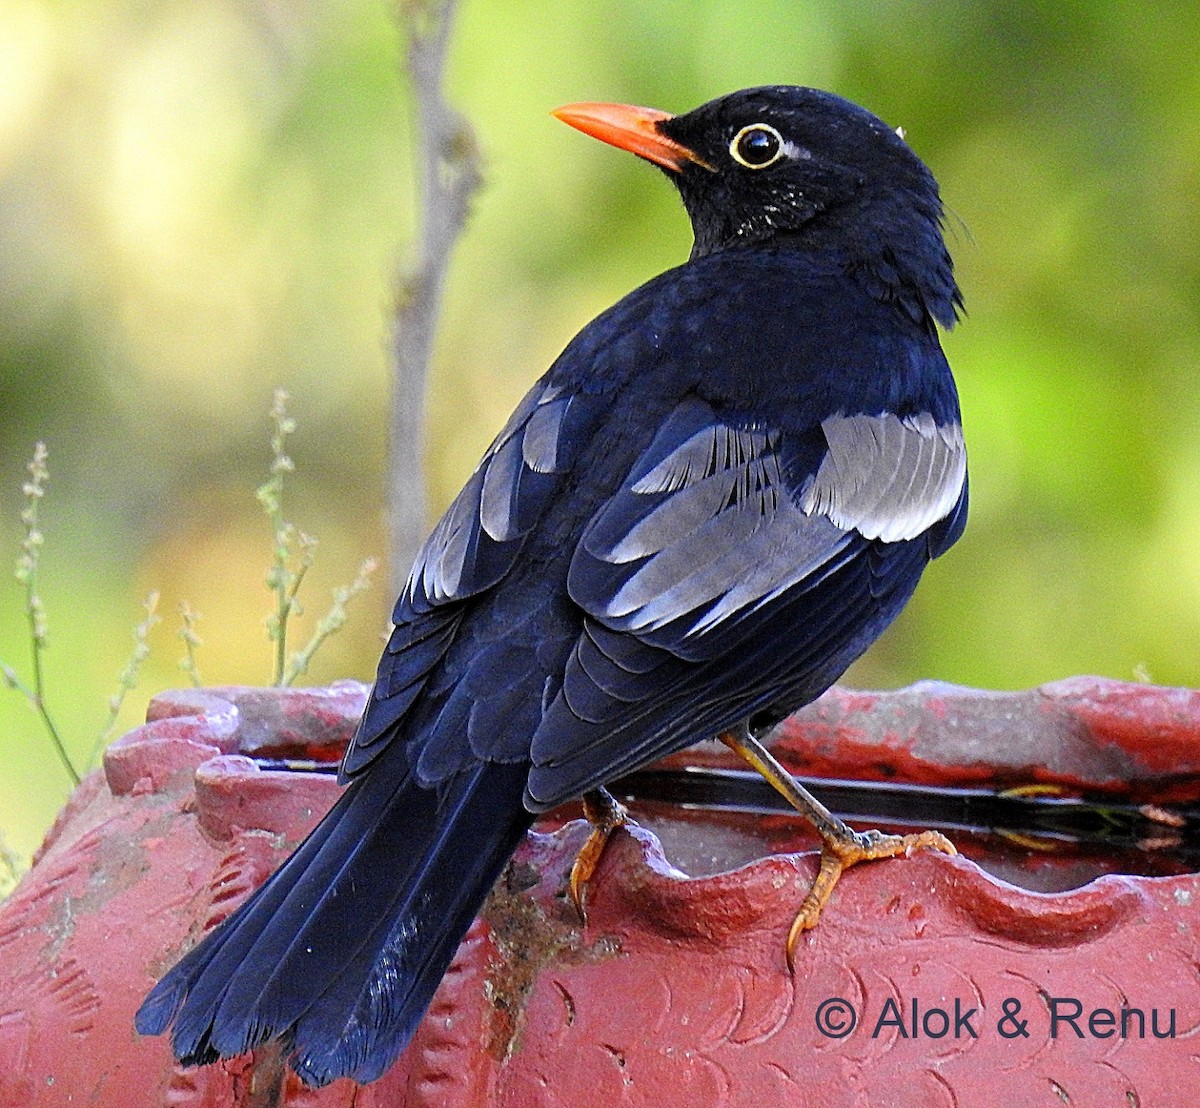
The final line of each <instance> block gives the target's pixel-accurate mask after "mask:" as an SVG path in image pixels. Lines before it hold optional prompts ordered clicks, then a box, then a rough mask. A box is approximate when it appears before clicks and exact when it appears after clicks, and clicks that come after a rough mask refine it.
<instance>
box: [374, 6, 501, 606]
mask: <svg viewBox="0 0 1200 1108" xmlns="http://www.w3.org/2000/svg"><path fill="white" fill-rule="evenodd" d="M454 7H455V0H399V2H398V3H397V7H396V13H397V19H398V20H399V22H400V24H401V27H402V28H403V29H404V31H405V32H406V34H407V36H408V54H407V70H408V75H409V79H410V82H411V87H412V94H413V104H414V115H415V119H414V137H413V159H414V165H415V169H416V172H417V175H418V180H419V189H418V193H419V197H420V210H419V216H418V227H419V231H418V242H417V247H416V257H415V260H414V261H413V263H412V264H411V265H410V266H408V267H406V268H405V270H404V271H403V272H402V273H401V275H400V278H399V281H398V288H397V294H396V315H395V322H394V328H393V332H392V355H393V368H394V377H393V382H392V411H391V421H390V435H389V462H388V477H387V480H388V494H387V501H388V505H389V508H388V539H389V560H390V564H391V577H392V585H393V589H392V591H393V593H397V592H399V591H400V589H401V587H402V586H403V584H404V580H405V577H406V576H407V573H408V568H409V566H410V565H411V564H412V562H413V559H414V558H415V557H416V554H417V550H418V549H419V548H420V544H421V540H422V539H423V538H424V535H425V528H426V522H425V514H426V504H425V482H424V472H425V467H424V452H425V437H424V432H423V425H424V414H425V383H426V380H427V378H428V376H429V362H430V358H431V356H432V352H433V339H434V333H435V330H436V327H437V319H438V312H439V310H440V306H441V297H442V289H443V286H444V284H445V277H446V268H447V266H448V264H449V261H450V254H451V252H452V251H453V249H454V244H455V242H456V241H457V240H458V237H459V235H460V234H461V233H462V230H463V227H464V226H465V224H466V221H467V216H468V215H469V213H470V204H471V197H472V196H473V195H474V193H475V191H476V190H477V189H478V188H479V186H480V184H481V182H482V171H481V157H480V153H479V146H478V144H477V142H476V140H475V134H474V131H473V130H472V129H471V126H470V124H469V123H468V122H467V121H466V119H465V118H464V117H463V116H462V115H461V114H459V113H458V112H457V111H455V110H454V109H453V108H451V107H450V106H449V104H447V103H446V100H445V98H444V96H443V94H442V76H443V72H444V70H445V62H446V50H447V46H448V44H449V39H450V27H451V24H452V23H453V20H454Z"/></svg>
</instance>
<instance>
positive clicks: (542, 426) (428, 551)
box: [406, 385, 574, 604]
mask: <svg viewBox="0 0 1200 1108" xmlns="http://www.w3.org/2000/svg"><path fill="white" fill-rule="evenodd" d="M573 400H574V396H573V394H570V393H564V392H563V390H561V389H559V388H558V387H556V386H553V385H543V386H540V387H535V388H534V389H532V390H531V391H530V392H529V393H528V394H527V395H526V397H525V399H524V400H523V401H522V402H521V403H520V405H518V407H517V409H516V411H514V412H513V414H512V416H511V417H510V418H509V421H508V422H507V423H506V424H505V426H504V428H503V430H502V431H501V432H500V434H499V435H497V436H496V439H495V441H494V442H493V443H492V445H491V446H490V447H488V449H487V452H486V453H485V454H484V456H483V458H482V459H481V460H480V462H479V465H478V466H476V468H475V472H474V473H473V474H472V475H471V477H470V478H469V479H468V481H467V483H466V485H465V486H464V487H463V489H462V491H461V492H460V493H459V494H458V496H457V497H456V498H455V500H454V503H453V504H451V505H450V507H449V508H448V509H447V510H446V514H445V515H444V516H442V518H441V520H439V522H438V524H437V526H436V527H435V528H434V529H433V532H432V533H431V534H430V536H429V538H428V539H427V540H426V541H425V545H424V546H423V547H422V548H421V552H420V554H418V555H417V560H416V562H415V563H414V565H413V568H412V571H411V573H410V574H409V578H408V584H407V586H406V595H407V597H408V599H409V600H410V601H411V600H413V599H414V598H415V597H416V596H417V595H418V594H419V593H423V594H424V597H425V598H426V599H427V600H428V601H430V602H432V603H434V604H442V603H445V602H447V601H451V600H457V599H461V598H462V597H463V596H469V595H472V593H473V592H475V591H477V586H478V584H479V583H478V582H473V581H470V580H465V579H464V578H469V577H470V573H469V565H470V560H471V559H473V558H477V557H478V551H479V546H480V544H481V543H486V542H488V541H489V540H490V541H491V542H492V543H495V544H504V543H511V542H512V541H513V540H515V539H518V538H521V537H522V536H523V535H525V534H526V533H527V532H528V530H529V528H530V527H531V526H532V525H533V522H534V521H535V519H536V517H537V514H538V511H539V510H540V508H541V506H542V501H543V500H544V499H545V496H546V495H548V491H549V489H550V488H551V483H550V482H547V481H546V480H545V478H546V477H547V476H549V475H554V474H559V473H562V472H564V471H565V469H566V468H567V467H566V466H565V465H564V464H563V462H562V459H561V457H560V433H561V431H562V427H563V420H564V418H565V416H566V414H567V410H568V408H569V407H570V406H571V403H572V401H573ZM539 478H540V480H539ZM486 576H489V577H490V576H491V573H488V574H487V575H486ZM490 583H491V582H490V581H489V580H485V581H483V582H482V584H483V585H485V586H486V585H487V584H490Z"/></svg>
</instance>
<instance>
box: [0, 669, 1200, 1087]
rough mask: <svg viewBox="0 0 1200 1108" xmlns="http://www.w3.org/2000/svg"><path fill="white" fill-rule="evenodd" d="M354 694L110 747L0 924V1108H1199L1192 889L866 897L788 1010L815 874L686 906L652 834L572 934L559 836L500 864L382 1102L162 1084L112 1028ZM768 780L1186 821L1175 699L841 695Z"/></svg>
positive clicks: (1184, 731)
mask: <svg viewBox="0 0 1200 1108" xmlns="http://www.w3.org/2000/svg"><path fill="white" fill-rule="evenodd" d="M363 694H364V690H363V689H362V687H361V686H358V685H352V684H345V685H340V686H337V687H335V688H333V689H328V690H320V689H318V690H303V691H276V690H247V689H220V690H207V691H205V692H200V693H196V692H186V693H172V694H168V695H167V696H164V697H159V698H157V699H156V700H155V702H154V704H153V705H152V708H151V712H150V717H151V721H150V722H149V723H148V724H147V725H146V726H145V727H141V728H138V729H136V730H135V731H133V732H131V733H130V734H129V735H127V736H125V737H124V738H123V739H121V740H120V741H119V742H118V743H116V744H114V747H113V748H112V749H111V750H110V751H109V753H108V755H107V757H106V761H105V771H104V774H103V775H101V774H96V775H93V776H92V777H91V778H89V779H88V780H87V781H86V782H85V783H84V784H83V785H82V786H81V787H80V789H79V790H78V791H77V792H76V794H75V796H74V797H73V798H72V800H71V802H70V804H69V805H68V806H67V808H66V809H64V812H63V813H62V815H61V816H60V818H59V820H58V822H57V823H56V825H55V827H54V828H53V829H52V831H51V833H50V835H49V836H48V837H47V840H46V843H45V845H44V846H43V848H42V851H41V852H40V855H39V858H38V860H37V863H36V865H35V867H34V869H33V870H32V871H31V872H30V874H29V875H27V877H26V879H25V880H24V881H23V882H22V884H21V886H20V887H19V888H18V890H17V891H16V892H15V893H14V894H13V896H12V897H10V898H9V899H8V900H7V901H6V902H5V903H4V904H3V905H0V1108H18V1106H19V1108H26V1106H41V1105H45V1106H50V1105H61V1104H87V1105H94V1106H98V1108H105V1106H112V1108H118V1106H119V1108H140V1106H142V1105H147V1106H149V1105H162V1104H167V1105H173V1106H177V1108H185V1106H201V1105H203V1106H213V1108H216V1106H227V1105H234V1106H247V1108H249V1106H258V1105H266V1104H279V1105H305V1106H314V1108H318V1106H332V1105H347V1106H348V1105H357V1106H359V1108H372V1106H376V1105H378V1106H382V1105H412V1106H414V1108H415V1106H426V1105H463V1106H471V1105H484V1104H497V1105H506V1106H512V1108H525V1106H527V1105H529V1106H532V1105H546V1106H557V1105H563V1106H576V1105H581V1104H598V1103H599V1104H618V1105H624V1104H627V1105H643V1104H653V1105H655V1106H656V1108H665V1106H670V1105H676V1104H688V1105H718V1104H731V1105H743V1104H802V1103H814V1104H816V1103H819V1104H823V1105H830V1106H837V1105H882V1104H887V1105H896V1106H900V1108H903V1106H906V1105H921V1106H925V1105H937V1104H994V1103H1003V1102H1005V1101H1007V1102H1010V1103H1014V1104H1021V1105H1023V1104H1043V1103H1044V1104H1061V1103H1070V1104H1074V1105H1093V1104H1094V1105H1111V1104H1120V1105H1127V1104H1141V1105H1183V1104H1188V1103H1192V1102H1193V1100H1194V1097H1193V1096H1192V1094H1191V1092H1190V1090H1192V1089H1194V1088H1195V1087H1196V1086H1197V1083H1198V1082H1200V1063H1198V1062H1197V1054H1198V1053H1200V1052H1197V1050H1196V1048H1195V1045H1194V1044H1195V1041H1196V1037H1197V1032H1198V1031H1200V971H1198V970H1197V963H1198V962H1200V939H1198V937H1197V926H1198V924H1200V914H1198V907H1200V879H1198V878H1197V877H1196V875H1193V874H1184V875H1179V876H1174V877H1164V878H1154V879H1148V878H1140V877H1129V876H1111V877H1104V878H1101V879H1100V880H1097V881H1093V882H1091V883H1090V884H1088V885H1087V886H1085V887H1084V888H1082V889H1079V890H1076V891H1074V892H1071V893H1065V894H1055V895H1050V896H1047V895H1042V894H1037V893H1030V892H1025V891H1021V890H1018V889H1015V888H1013V887H1012V886H1009V885H1006V884H1004V883H1002V882H999V881H997V880H996V879H994V878H992V877H989V876H988V875H987V874H985V873H984V872H982V871H981V870H980V869H979V868H978V867H977V866H976V865H975V864H974V863H973V862H970V861H967V860H964V859H962V858H948V857H945V856H942V855H936V854H920V855H916V856H914V857H912V858H910V859H908V860H906V861H898V862H894V863H887V864H882V863H877V864H873V865H869V866H862V867H859V868H857V869H855V870H853V871H852V872H851V873H849V874H848V875H847V876H846V878H845V879H844V880H843V882H842V883H841V884H840V885H839V887H838V889H837V891H836V893H835V896H834V899H833V901H832V902H831V904H830V906H829V907H828V908H827V910H826V912H825V914H824V915H823V917H822V921H821V924H820V926H819V927H818V928H817V929H816V930H815V931H814V932H811V933H810V934H809V935H808V936H806V937H805V939H804V940H803V942H802V944H801V949H800V951H799V952H798V958H797V973H796V976H795V978H794V979H793V978H792V977H790V976H789V975H788V972H787V968H786V965H785V963H784V957H783V940H784V936H785V935H786V933H787V929H788V926H789V925H790V923H791V919H792V915H793V914H794V912H795V910H796V907H797V905H798V903H799V900H800V899H801V897H802V896H803V894H804V891H805V889H806V888H807V885H808V882H809V880H810V879H811V874H812V872H813V858H812V855H811V854H781V855H775V856H772V857H768V858H762V859H760V860H758V861H755V862H753V863H751V864H749V865H747V866H744V867H742V868H740V869H738V870H736V871H734V872H731V873H719V874H716V875H715V876H711V877H702V878H693V877H687V876H685V875H684V874H682V873H680V872H678V871H677V870H674V869H672V868H671V866H670V865H669V864H668V863H667V862H666V861H665V860H664V858H663V856H662V854H661V852H660V850H659V848H658V845H657V841H656V839H655V838H654V836H653V835H651V834H650V833H649V832H648V831H646V830H642V829H635V830H634V831H632V832H630V833H628V834H625V833H621V834H618V835H617V836H616V837H615V838H614V840H613V842H612V844H611V846H610V849H609V851H608V852H607V854H606V856H605V858H604V861H603V862H602V864H601V867H600V870H599V872H598V874H597V876H596V879H595V880H594V882H593V884H592V886H591V887H590V891H589V920H588V925H587V927H586V928H581V927H580V925H579V923H578V921H577V919H576V918H575V915H574V910H573V908H572V907H571V906H570V905H569V902H568V901H567V900H565V898H564V896H563V878H564V875H565V873H566V871H567V869H568V868H569V865H570V862H571V859H572V857H573V852H574V850H575V849H576V848H577V846H578V845H579V843H580V842H581V838H582V834H583V832H584V829H583V827H582V826H581V825H580V824H578V823H575V824H570V825H568V826H567V827H565V828H564V829H562V830H561V831H559V832H556V833H555V834H553V835H541V834H538V835H532V836H531V837H530V839H529V841H528V842H527V843H526V844H525V845H524V846H523V847H522V848H521V850H520V851H519V852H518V855H517V857H516V859H515V860H514V864H513V866H512V867H510V869H509V871H508V873H507V874H506V877H505V879H504V880H503V881H502V882H501V884H500V886H498V888H497V890H496V891H495V892H494V893H493V896H492V898H491V900H490V902H489V904H488V907H487V910H486V911H485V913H484V915H483V918H482V919H481V920H480V921H477V922H476V924H475V926H474V927H473V929H472V931H471V932H470V934H469V935H468V937H467V939H466V941H465V942H464V943H463V946H462V948H461V949H460V952H459V956H458V958H457V960H456V962H455V964H454V966H453V967H452V969H451V971H450V973H449V974H448V975H447V978H446V980H445V981H444V982H443V985H442V988H441V989H440V990H439V992H438V995H437V997H436V998H435V1001H434V1004H433V1007H432V1009H431V1011H430V1013H429V1015H428V1017H427V1018H426V1020H425V1022H424V1024H423V1025H422V1027H421V1029H420V1031H419V1032H418V1035H417V1037H416V1039H415V1040H414V1042H413V1044H412V1046H411V1047H410V1049H409V1050H408V1051H407V1052H406V1054H405V1055H404V1056H403V1057H402V1058H401V1059H400V1061H399V1062H398V1063H397V1065H396V1066H395V1067H394V1068H393V1069H392V1071H391V1072H390V1073H389V1074H388V1075H386V1076H385V1077H384V1079H383V1080H381V1081H380V1082H377V1083H375V1084H374V1085H371V1086H366V1087H361V1088H360V1087H358V1086H355V1085H353V1084H352V1083H350V1082H346V1081H342V1082H338V1083H336V1084H335V1085H332V1086H330V1087H329V1088H328V1089H324V1090H320V1091H312V1090H306V1089H304V1088H303V1087H302V1086H301V1085H300V1084H299V1083H298V1082H297V1081H296V1079H295V1078H294V1077H291V1076H290V1075H288V1074H287V1073H286V1071H285V1069H284V1067H283V1065H282V1059H281V1058H280V1057H279V1055H278V1052H275V1051H271V1050H264V1051H259V1052H257V1053H256V1054H255V1055H254V1056H253V1057H248V1058H242V1059H237V1060H234V1061H232V1062H227V1063H223V1064H220V1065H216V1066H210V1067H204V1068H201V1069H197V1070H183V1069H181V1068H179V1067H178V1066H176V1065H175V1064H174V1063H173V1061H172V1060H171V1058H170V1054H169V1051H168V1049H167V1044H166V1042H165V1041H164V1040H163V1039H160V1038H151V1039H143V1038H141V1037H139V1036H138V1035H137V1034H136V1033H135V1032H134V1030H133V1027H132V1017H133V1012H134V1010H135V1009H136V1007H137V1005H138V1003H139V1002H140V1000H141V998H142V996H143V995H144V993H145V991H146V990H147V989H148V988H149V987H150V985H151V984H152V982H153V981H154V979H155V978H156V977H157V976H158V975H159V974H160V973H161V972H162V971H163V970H164V969H165V968H166V967H167V966H168V965H169V964H170V963H171V962H172V961H173V960H174V958H176V957H177V956H178V954H179V953H180V952H181V951H182V950H183V949H184V948H185V947H187V946H188V945H190V944H191V943H192V942H194V941H195V940H196V938H197V937H198V936H199V935H200V934H202V932H203V931H204V930H206V929H207V928H209V927H211V926H213V925H214V924H215V923H216V922H217V921H218V920H219V919H221V918H223V917H224V916H225V915H226V914H227V913H228V912H229V911H230V910H231V909H232V908H233V907H234V906H235V905H236V904H237V903H239V902H240V900H241V899H242V898H243V897H244V896H245V895H246V894H247V893H248V892H249V891H250V889H252V888H253V887H254V886H255V885H256V884H258V883H259V882H260V881H262V880H263V879H264V878H265V876H266V875H267V873H269V872H270V870H271V869H272V868H273V867H274V866H275V865H276V864H277V863H278V862H279V860H281V858H282V857H283V856H284V854H285V853H286V852H287V851H288V850H289V849H290V848H291V847H292V846H293V845H294V844H295V842H296V841H297V840H298V839H299V838H300V837H301V836H302V835H303V833H304V832H305V831H306V830H307V829H308V828H309V827H311V826H312V824H313V823H315V821H316V820H317V818H319V816H320V814H321V813H322V812H323V811H324V810H325V808H326V807H328V805H329V804H330V803H331V801H332V799H333V797H334V795H335V794H336V791H337V787H336V785H335V784H334V781H333V779H332V778H331V777H330V776H328V775H318V774H306V773H292V772H267V771H263V770H261V769H260V768H259V767H258V766H257V765H256V764H255V763H254V762H253V761H251V760H250V759H249V758H247V757H245V756H244V753H243V752H245V751H247V750H254V751H255V752H258V753H261V752H269V753H270V756H305V755H308V756H311V755H312V753H313V752H314V750H315V751H318V752H321V753H329V752H332V751H334V750H336V749H338V748H339V747H340V746H341V745H344V743H345V741H346V740H347V739H348V737H349V735H350V733H351V731H352V729H353V726H354V722H355V719H356V717H357V713H358V710H359V708H360V706H361V703H362V696H363ZM1139 721H1142V722H1139ZM783 748H784V753H785V757H786V759H787V760H788V761H789V764H790V765H791V767H792V768H793V769H796V770H797V771H800V772H804V773H806V774H812V773H814V772H816V771H818V770H819V771H820V772H823V773H826V774H828V775H831V776H837V777H850V776H875V777H879V778H882V779H893V780H894V779H898V778H903V779H910V780H916V781H933V782H951V783H989V784H991V783H995V782H996V781H1002V782H1005V783H1011V784H1025V783H1028V782H1029V781H1030V780H1043V781H1055V782H1057V783H1064V784H1070V785H1072V787H1080V786H1081V785H1082V784H1086V785H1087V786H1088V787H1089V788H1092V789H1095V788H1097V787H1102V788H1104V789H1106V790H1107V791H1109V792H1111V793H1113V794H1116V795H1127V796H1131V797H1134V798H1137V799H1151V798H1153V799H1158V798H1160V797H1161V796H1163V795H1169V796H1171V797H1180V796H1192V795H1194V792H1195V782H1196V781H1197V779H1200V694H1196V693H1193V692H1188V691H1184V690H1168V689H1155V688H1153V687H1148V686H1139V685H1124V684H1119V683H1115V682H1101V681H1096V680H1094V679H1088V678H1079V679H1076V680H1074V681H1070V682H1061V683H1059V684H1057V685H1052V686H1047V687H1045V688H1043V689H1039V690H1032V691H1030V692H1026V693H1016V694H979V693H973V692H971V691H969V690H961V689H950V688H948V687H946V686H931V685H922V686H916V687H914V688H913V689H910V690H902V691H901V692H899V693H893V694H862V693H855V694H851V693H845V692H835V693H834V694H832V695H830V696H828V697H827V698H826V699H825V700H823V701H822V702H820V703H819V704H818V705H816V706H813V707H812V708H810V709H808V710H807V712H806V713H805V714H804V716H803V718H802V719H801V720H799V721H797V722H795V723H792V724H789V725H788V727H787V729H786V736H785V738H784V740H783ZM776 750H777V751H779V750H780V747H779V746H776ZM707 757H708V755H707V754H706V752H703V751H702V752H701V753H700V755H699V756H698V760H701V759H706V758H707ZM1189 790H1192V791H1190V792H1189ZM703 832H704V829H703V826H702V825H700V826H698V827H697V829H696V834H698V835H703ZM835 998H840V1000H841V1001H844V1002H845V1003H846V1005H848V1006H849V1007H852V1008H853V1010H854V1011H855V1013H856V1016H857V1020H858V1023H857V1026H856V1027H855V1029H854V1030H853V1031H852V1032H850V1033H849V1034H847V1035H846V1036H845V1037H842V1038H837V1037H833V1036H832V1035H827V1034H823V1033H822V1032H821V1031H820V1030H819V1029H818V1026H817V1023H816V1019H817V1014H818V1013H819V1012H822V1013H824V1015H825V1016H826V1017H828V1018H829V1019H830V1021H831V1024H836V1027H831V1029H832V1030H836V1029H837V1028H840V1027H844V1026H845V1019H846V1014H847V1012H848V1011H849V1007H847V1008H845V1009H843V1008H839V1007H838V1004H837V1003H836V1002H834V1000H835ZM1053 998H1058V999H1059V1002H1058V1004H1057V1012H1058V1015H1059V1019H1058V1021H1057V1023H1055V1021H1054V1020H1053V1019H1052V1008H1053V1006H1054V1003H1053ZM831 1002H834V1003H831ZM1076 1002H1077V1003H1078V1012H1079V1014H1078V1015H1076V1016H1075V1021H1074V1023H1072V1022H1070V1021H1069V1020H1067V1019H1066V1017H1067V1016H1070V1015H1074V1014H1075V1013H1076ZM914 1003H915V1004H916V1005H917V1008H916V1017H915V1025H914V1022H913V1020H914V1015H913V1013H914V1009H913V1007H912V1006H913V1004H914ZM1006 1003H1007V1005H1008V1007H1007V1009H1006V1007H1005V1005H1006ZM1014 1004H1015V1005H1017V1006H1018V1007H1014ZM822 1005H824V1007H822ZM956 1005H957V1010H956ZM1123 1009H1124V1010H1125V1011H1126V1012H1127V1013H1128V1014H1127V1015H1125V1016H1124V1017H1123V1016H1122V1010H1123ZM972 1010H973V1011H972ZM1135 1010H1136V1012H1140V1013H1141V1016H1138V1015H1137V1014H1135ZM969 1012H970V1013H972V1014H970V1015H968V1013H969ZM941 1013H945V1017H944V1018H943V1016H942V1014H941ZM1009 1014H1012V1015H1014V1016H1015V1020H1009V1021H1006V1020H1005V1016H1006V1015H1009ZM956 1018H957V1020H958V1029H957V1034H956V1031H955V1023H956ZM1123 1018H1124V1023H1125V1026H1124V1028H1122V1019H1123ZM1155 1018H1157V1023H1155V1022H1154V1021H1155ZM1089 1019H1090V1021H1091V1022H1090V1023H1089ZM1021 1020H1024V1021H1026V1022H1025V1024H1024V1033H1022V1032H1021V1023H1020V1021H1021ZM1143 1020H1144V1026H1143V1023H1142V1021H1143ZM839 1021H840V1022H839ZM881 1021H882V1022H881ZM1172 1021H1173V1022H1172ZM943 1027H945V1032H944V1033H942V1032H943ZM1076 1027H1078V1028H1079V1030H1080V1033H1081V1034H1079V1035H1077V1033H1076V1030H1075V1028H1076ZM914 1028H915V1031H916V1034H914V1033H913V1031H914ZM1052 1030H1054V1031H1056V1032H1057V1035H1056V1037H1052ZM1156 1030H1157V1031H1158V1033H1159V1035H1160V1036H1162V1037H1156V1035H1155V1031H1156ZM1122 1031H1124V1034H1122ZM971 1032H974V1035H972V1034H971ZM1006 1032H1007V1033H1009V1034H1008V1035H1006Z"/></svg>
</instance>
